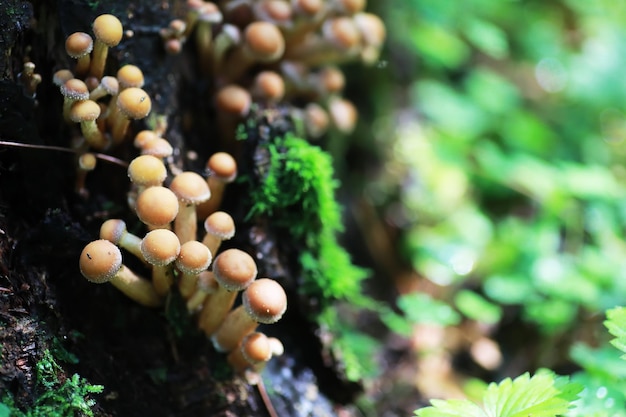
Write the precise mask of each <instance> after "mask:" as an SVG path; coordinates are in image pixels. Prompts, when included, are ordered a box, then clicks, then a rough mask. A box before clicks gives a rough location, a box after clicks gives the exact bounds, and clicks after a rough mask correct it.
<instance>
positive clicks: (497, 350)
mask: <svg viewBox="0 0 626 417" xmlns="http://www.w3.org/2000/svg"><path fill="white" fill-rule="evenodd" d="M461 3H462V4H461ZM369 8H370V9H372V10H373V11H375V13H377V14H379V15H380V16H381V17H382V18H383V20H384V21H385V23H386V27H387V31H388V33H387V35H388V40H387V45H386V48H385V50H384V52H383V54H382V56H381V59H380V61H379V62H378V63H377V64H376V65H374V66H372V67H369V68H367V69H362V68H356V67H354V68H352V67H350V68H348V74H349V87H351V88H348V91H347V93H346V96H347V97H349V98H351V99H353V100H354V101H355V102H357V103H358V107H359V110H360V112H361V120H360V123H359V126H358V128H357V131H356V133H355V134H354V135H352V136H351V138H350V139H349V142H345V140H344V141H341V142H340V141H339V140H337V141H335V139H333V138H331V139H330V140H329V142H330V143H328V147H329V148H330V149H331V150H332V151H333V152H334V154H335V156H336V161H337V164H338V171H339V172H340V176H341V177H342V183H343V188H342V190H346V191H345V193H346V195H347V197H346V201H349V203H348V204H347V207H348V209H347V210H348V211H349V212H350V213H351V214H352V215H353V216H354V218H355V219H356V222H355V227H356V229H358V230H359V233H361V235H362V236H364V237H365V239H363V242H364V245H363V246H359V245H357V244H353V245H352V246H353V248H355V247H356V248H357V250H361V251H362V252H361V255H362V256H361V257H360V258H359V257H358V256H357V258H356V260H357V262H358V261H359V260H360V259H364V258H365V257H367V258H368V259H369V262H370V266H371V267H373V269H374V271H375V273H374V274H373V278H371V280H370V292H371V293H372V294H374V295H375V296H376V295H378V296H379V297H380V298H385V297H387V299H388V300H391V305H393V306H395V308H396V310H395V312H396V313H399V314H400V315H401V316H403V317H404V318H405V319H406V320H395V319H396V318H397V317H395V316H394V315H393V314H388V315H386V316H381V317H382V320H383V322H385V323H386V324H387V326H389V327H390V328H392V329H394V330H395V332H396V333H395V334H396V335H397V334H401V335H403V336H404V338H397V339H396V338H395V336H389V337H390V339H387V340H386V341H385V344H386V346H385V348H384V349H383V350H384V352H386V353H385V354H383V355H382V356H381V357H380V358H379V359H380V360H381V361H382V363H383V364H386V365H387V366H388V367H389V369H386V367H385V366H381V367H379V369H378V370H377V372H379V373H381V372H382V373H383V374H385V375H386V377H387V378H389V381H388V382H387V383H385V382H382V383H381V379H378V380H377V382H375V383H372V384H371V385H369V388H370V396H369V401H373V400H372V399H373V398H378V399H380V400H381V401H383V402H385V403H394V404H395V407H397V408H400V407H401V406H400V405H399V404H400V403H402V402H406V404H405V406H406V407H407V408H410V406H409V403H410V401H409V400H406V401H405V400H402V401H398V399H399V398H407V397H411V395H414V397H413V401H414V406H415V407H419V406H422V405H423V403H422V402H423V401H424V400H425V399H428V398H432V397H438V398H440V397H445V398H453V397H454V398H456V397H461V396H469V397H470V398H472V395H473V393H477V392H479V391H480V389H479V387H480V386H482V385H483V383H484V381H499V380H501V379H502V378H504V377H515V376H517V375H519V374H521V373H523V372H525V371H534V370H536V369H538V368H550V369H552V370H554V371H555V372H557V373H559V374H564V375H573V377H572V378H573V379H574V380H575V381H579V382H582V383H583V384H585V385H586V387H587V389H586V390H585V391H583V394H582V399H581V400H580V401H579V402H578V406H577V408H576V409H574V410H572V411H571V413H570V414H569V415H571V416H591V415H594V416H605V415H606V416H609V415H610V416H622V415H626V413H625V412H624V409H625V402H624V395H623V393H624V388H626V386H625V385H624V376H626V373H625V371H626V368H625V366H624V364H623V363H622V362H621V361H620V359H619V352H618V351H617V350H615V349H614V348H613V347H611V346H610V345H609V343H608V340H609V339H610V337H609V335H608V334H607V331H606V329H605V328H604V327H603V324H602V323H603V320H604V319H605V310H606V309H609V308H612V307H615V306H618V305H622V304H624V303H625V302H626V277H625V274H626V245H625V243H624V221H625V216H626V198H625V197H626V193H625V191H626V189H625V187H624V184H625V183H624V182H625V180H626V170H625V167H624V159H625V149H626V148H625V145H624V138H625V135H626V118H625V113H624V100H625V97H626V82H625V77H624V68H625V64H626V49H625V45H626V42H625V40H626V30H625V28H626V26H625V23H626V3H625V2H623V1H613V0H611V1H601V0H599V1H578V0H557V1H550V2H546V1H532V0H530V1H515V0H510V1H492V0H468V1H464V2H456V1H439V0H401V1H378V2H374V1H370V2H369ZM348 240H349V239H348ZM348 245H349V246H350V243H348ZM358 248H360V249H358ZM388 282H391V283H393V285H392V286H393V288H394V291H395V294H397V298H395V295H393V294H394V291H392V292H391V293H387V294H385V293H384V290H381V288H385V283H388ZM407 322H408V324H409V325H407ZM394 353H395V356H394ZM391 365H393V366H391ZM383 380H384V378H383ZM391 381H393V382H391ZM414 389H415V390H416V391H413V390H414ZM364 401H368V400H364ZM394 401H395V402H394ZM370 405H371V404H370ZM363 406H364V409H366V408H367V407H366V405H365V404H363ZM374 408H375V409H376V408H377V406H374ZM393 408H394V406H389V407H387V408H386V409H383V408H378V409H377V410H376V411H370V412H371V415H381V416H382V415H400V413H399V412H394V411H390V410H391V409H393Z"/></svg>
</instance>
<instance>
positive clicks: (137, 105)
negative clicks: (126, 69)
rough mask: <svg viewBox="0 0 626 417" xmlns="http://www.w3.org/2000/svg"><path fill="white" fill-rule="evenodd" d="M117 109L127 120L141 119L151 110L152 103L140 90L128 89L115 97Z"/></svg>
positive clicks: (136, 88) (135, 88) (146, 94)
mask: <svg viewBox="0 0 626 417" xmlns="http://www.w3.org/2000/svg"><path fill="white" fill-rule="evenodd" d="M117 107H118V108H119V110H120V112H122V114H123V115H125V116H126V117H127V118H129V119H135V120H137V119H143V118H144V117H146V116H147V115H148V114H149V113H150V110H152V101H151V100H150V96H148V93H146V92H145V91H144V90H142V89H141V88H138V87H129V88H126V89H124V90H123V91H122V92H121V93H119V95H118V96H117Z"/></svg>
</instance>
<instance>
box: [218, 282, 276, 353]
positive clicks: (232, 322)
mask: <svg viewBox="0 0 626 417" xmlns="http://www.w3.org/2000/svg"><path fill="white" fill-rule="evenodd" d="M242 302H243V304H242V305H240V306H239V307H237V308H236V309H234V310H233V311H231V312H230V313H228V315H227V316H226V318H225V319H224V322H223V323H222V324H221V326H220V327H219V329H218V330H217V332H215V334H214V335H213V337H212V340H213V345H214V346H215V348H216V349H217V350H218V351H220V352H231V351H232V350H233V349H235V348H236V347H237V345H238V344H239V343H240V342H241V340H242V339H243V337H244V336H245V335H247V334H249V333H251V332H253V331H254V330H255V329H256V328H257V326H258V325H259V323H263V324H271V323H276V322H277V321H278V320H280V318H281V317H282V316H283V314H284V313H285V310H286V309H287V294H285V290H283V287H281V286H280V284H279V283H277V282H276V281H274V280H272V279H269V278H260V279H257V280H256V281H254V282H252V283H251V284H250V286H248V288H246V290H245V291H244V292H243V297H242Z"/></svg>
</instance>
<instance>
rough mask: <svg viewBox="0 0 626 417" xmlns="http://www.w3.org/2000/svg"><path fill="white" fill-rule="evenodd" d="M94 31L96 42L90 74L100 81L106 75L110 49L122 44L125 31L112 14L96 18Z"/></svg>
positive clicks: (93, 26)
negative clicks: (105, 70) (105, 69)
mask: <svg viewBox="0 0 626 417" xmlns="http://www.w3.org/2000/svg"><path fill="white" fill-rule="evenodd" d="M92 29H93V34H94V35H95V37H96V42H95V44H94V48H93V56H92V58H91V66H90V68H89V73H90V75H92V76H94V77H96V78H97V79H100V78H102V74H103V73H104V67H105V65H106V59H107V55H108V53H109V48H111V47H113V46H117V44H119V43H120V41H121V40H122V36H123V35H124V29H123V28H122V22H120V20H119V19H118V18H117V17H115V16H113V15H111V14H103V15H100V16H98V17H96V19H95V20H94V21H93V25H92Z"/></svg>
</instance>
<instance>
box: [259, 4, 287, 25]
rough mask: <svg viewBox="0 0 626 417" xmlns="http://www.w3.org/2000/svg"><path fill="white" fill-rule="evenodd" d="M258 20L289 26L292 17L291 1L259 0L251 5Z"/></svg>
mask: <svg viewBox="0 0 626 417" xmlns="http://www.w3.org/2000/svg"><path fill="white" fill-rule="evenodd" d="M253 7H254V10H255V13H256V15H257V19H258V20H264V21H269V22H272V23H276V24H278V25H281V26H283V27H284V26H290V25H291V23H292V17H293V7H292V6H291V3H289V2H286V1H284V0H259V1H257V2H255V3H254V5H253Z"/></svg>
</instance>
